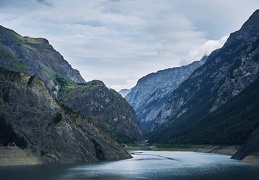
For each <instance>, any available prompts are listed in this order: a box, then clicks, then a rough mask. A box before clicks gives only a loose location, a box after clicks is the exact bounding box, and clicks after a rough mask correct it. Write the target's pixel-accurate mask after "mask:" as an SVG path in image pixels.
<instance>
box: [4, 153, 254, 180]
mask: <svg viewBox="0 0 259 180" xmlns="http://www.w3.org/2000/svg"><path fill="white" fill-rule="evenodd" d="M131 153H132V156H133V158H132V159H127V160H120V161H103V162H97V163H87V164H69V165H37V166H17V167H0V179H53V180H54V179H55V180H56V179H57V180H68V179H123V180H124V179H173V180H186V179H192V180H193V179H194V180H195V179H199V180H200V179H206V180H208V179H209V180H210V179H211V180H214V179H219V180H225V179H226V180H232V179H234V180H258V179H259V166H258V165H253V164H248V163H242V162H240V161H237V160H232V159H230V156H226V155H219V154H209V153H195V152H170V151H132V152H131Z"/></svg>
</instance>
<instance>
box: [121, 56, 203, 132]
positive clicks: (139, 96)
mask: <svg viewBox="0 0 259 180" xmlns="http://www.w3.org/2000/svg"><path fill="white" fill-rule="evenodd" d="M206 58H207V57H206V56H204V57H203V58H202V59H201V61H196V62H193V63H191V64H189V65H186V66H182V67H177V68H170V69H166V70H161V71H158V72H156V73H151V74H148V75H147V76H145V77H143V78H141V79H140V80H139V81H138V82H137V85H136V86H135V87H133V88H132V89H131V91H130V92H129V93H128V94H127V96H126V97H125V99H126V100H127V101H128V102H129V103H130V104H131V105H132V107H133V108H134V110H135V111H136V113H137V116H138V118H139V121H140V126H141V128H142V129H143V130H146V131H148V130H150V129H151V128H152V125H153V124H154V122H155V119H156V117H157V115H158V113H159V112H160V111H161V107H162V105H163V103H164V102H165V101H166V100H167V98H168V96H169V95H170V93H171V92H172V91H173V90H175V89H176V88H177V87H178V86H179V85H180V84H181V83H182V82H183V81H184V80H186V79H187V78H188V77H189V76H190V75H191V73H192V72H193V71H194V70H195V69H197V68H198V67H200V66H201V65H202V64H204V62H205V61H206Z"/></svg>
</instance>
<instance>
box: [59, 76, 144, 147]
mask: <svg viewBox="0 0 259 180" xmlns="http://www.w3.org/2000/svg"><path fill="white" fill-rule="evenodd" d="M60 99H62V100H61V102H63V103H64V104H66V105H68V106H69V107H71V108H72V109H74V110H76V111H77V112H79V113H80V114H82V115H83V116H84V117H86V118H91V119H92V121H93V122H94V123H95V124H96V125H97V126H99V127H101V128H102V129H104V130H105V131H107V132H108V133H109V134H112V135H113V136H114V138H116V139H117V140H118V141H119V142H134V141H141V140H143V139H144V137H143V134H142V131H141V129H140V126H139V123H138V119H137V116H136V114H135V111H134V110H133V108H132V107H131V106H130V105H129V104H128V102H127V101H126V100H125V99H123V98H122V97H121V96H120V94H118V93H117V92H116V91H115V90H112V89H108V88H107V87H106V86H105V85H104V84H103V82H101V81H98V80H94V81H91V82H88V83H86V84H83V85H80V86H78V87H76V88H71V89H69V90H67V91H66V92H65V93H64V94H63V96H62V97H61V98H60Z"/></svg>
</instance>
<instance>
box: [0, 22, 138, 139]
mask: <svg viewBox="0 0 259 180" xmlns="http://www.w3.org/2000/svg"><path fill="white" fill-rule="evenodd" d="M0 66H1V67H3V68H5V69H8V70H12V71H16V72H23V73H26V74H29V75H31V76H37V77H39V78H40V79H42V80H43V81H44V82H45V85H46V86H47V88H48V90H49V92H50V94H51V95H52V97H54V98H55V99H56V100H58V101H61V102H63V103H64V104H65V105H66V106H69V107H70V108H75V110H76V111H78V112H80V113H82V115H83V116H84V117H85V118H89V117H91V119H92V120H94V123H96V124H97V125H99V126H100V127H101V128H103V129H104V130H106V131H107V132H109V133H112V134H113V135H115V137H117V138H118V140H120V139H121V140H122V138H121V137H125V138H123V139H124V140H126V139H128V140H131V141H134V140H142V139H143V135H142V131H141V129H140V127H139V123H138V120H137V118H136V114H135V112H134V111H133V110H132V108H131V107H130V106H129V105H128V104H127V103H126V101H125V100H124V99H123V98H122V97H121V96H120V95H119V94H118V93H116V92H115V91H112V90H109V89H108V88H106V87H105V85H104V84H103V83H102V82H100V84H101V85H100V86H98V88H97V86H94V88H88V87H89V86H91V84H92V82H89V83H86V82H85V81H84V79H83V78H82V77H81V75H80V73H79V72H78V71H77V70H75V69H73V68H72V67H71V65H69V64H68V62H67V61H66V60H65V59H64V58H63V57H62V56H61V55H60V54H59V53H58V52H57V51H56V50H55V49H54V48H53V47H52V46H51V45H50V44H49V42H48V41H47V40H46V39H43V38H30V37H22V36H20V35H19V34H17V33H16V32H14V31H12V30H9V29H6V28H4V27H2V26H0ZM88 90H89V92H87V91H88ZM75 93H76V94H75ZM89 94H90V96H89ZM102 98H108V99H109V102H106V101H104V100H102ZM69 99H71V101H68V100H69ZM72 99H73V101H72ZM75 99H77V100H75ZM89 102H94V103H90V104H89ZM96 103H97V104H96ZM86 112H87V113H86ZM88 112H90V113H88ZM111 122H113V123H111ZM113 126H116V127H113Z"/></svg>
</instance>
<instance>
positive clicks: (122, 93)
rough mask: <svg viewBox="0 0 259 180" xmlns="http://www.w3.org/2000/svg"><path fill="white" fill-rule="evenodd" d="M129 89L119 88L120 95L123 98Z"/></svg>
mask: <svg viewBox="0 0 259 180" xmlns="http://www.w3.org/2000/svg"><path fill="white" fill-rule="evenodd" d="M130 90H131V89H121V90H120V91H119V93H120V95H121V96H122V97H123V98H124V97H125V96H127V94H128V93H129V92H130Z"/></svg>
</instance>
